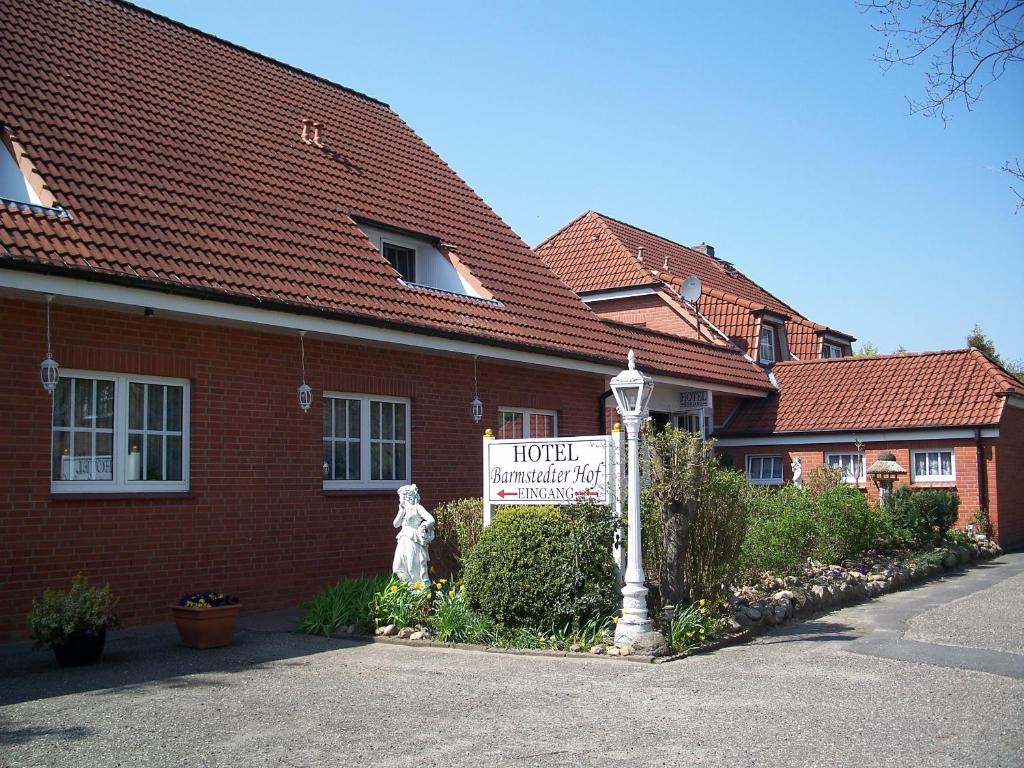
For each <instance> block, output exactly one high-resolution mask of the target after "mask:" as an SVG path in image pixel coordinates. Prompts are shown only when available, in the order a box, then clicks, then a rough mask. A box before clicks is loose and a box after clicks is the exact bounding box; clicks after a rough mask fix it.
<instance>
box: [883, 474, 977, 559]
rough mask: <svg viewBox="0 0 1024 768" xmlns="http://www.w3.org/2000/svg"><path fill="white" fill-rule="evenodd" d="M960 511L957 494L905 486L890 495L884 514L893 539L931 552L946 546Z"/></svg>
mask: <svg viewBox="0 0 1024 768" xmlns="http://www.w3.org/2000/svg"><path fill="white" fill-rule="evenodd" d="M959 508H960V497H959V496H958V495H957V493H956V491H947V490H944V489H941V488H910V487H908V486H905V485H902V486H900V487H899V488H896V489H895V490H894V491H893V492H892V493H890V494H889V499H888V501H887V502H886V503H885V505H884V510H883V513H884V515H885V517H886V522H887V526H888V532H889V535H890V536H891V538H892V539H893V540H894V541H895V542H896V543H898V544H902V545H904V546H907V547H911V548H927V547H934V546H937V545H938V544H941V543H942V540H943V538H944V537H945V535H946V532H947V531H948V530H949V529H950V528H951V527H952V526H953V524H954V523H955V522H956V519H957V511H958V510H959Z"/></svg>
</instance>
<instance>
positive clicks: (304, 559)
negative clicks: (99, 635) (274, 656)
mask: <svg viewBox="0 0 1024 768" xmlns="http://www.w3.org/2000/svg"><path fill="white" fill-rule="evenodd" d="M0 327H2V328H3V329H4V336H3V345H2V347H0V371H2V373H3V376H2V379H0V424H3V425H4V436H3V439H2V440H0V477H2V478H3V479H2V484H0V573H2V575H3V589H2V590H0V641H2V640H9V639H12V638H16V637H21V636H24V634H25V613H26V612H27V610H28V608H29V607H30V604H31V600H32V598H33V597H35V596H37V595H39V594H41V593H42V591H43V589H44V588H45V587H47V586H55V585H62V584H65V583H66V582H67V581H68V580H69V579H70V578H71V577H72V576H73V575H74V574H75V573H76V572H78V571H81V572H82V573H83V574H85V575H86V576H88V577H89V578H90V579H93V580H95V581H99V582H104V581H109V582H110V584H111V586H112V588H113V590H114V591H115V593H116V594H117V595H119V596H120V598H121V608H120V613H121V616H122V618H123V620H124V621H126V622H127V623H139V622H149V621H161V620H165V619H167V618H168V615H169V614H168V611H167V605H168V604H169V603H171V602H172V601H173V600H175V599H176V598H177V597H178V596H180V594H182V593H184V592H186V591H189V590H193V589H222V590H226V591H229V592H232V593H237V594H239V595H240V596H241V597H242V599H243V600H244V602H245V603H246V605H247V606H248V607H250V608H253V609H259V608H273V607H279V606H286V605H294V604H297V603H298V602H300V601H302V600H305V599H308V598H309V597H311V596H312V595H313V594H315V593H316V592H317V591H319V590H320V589H321V588H323V587H324V586H326V585H327V584H330V583H333V582H334V581H336V580H337V579H338V578H340V577H342V576H352V575H357V574H363V573H378V572H382V571H386V570H388V568H389V567H390V560H391V556H392V552H393V547H394V531H393V530H392V528H391V520H392V518H393V516H394V510H395V505H396V503H397V502H396V498H395V494H394V492H393V491H387V492H378V493H367V492H351V491H349V492H335V493H333V494H331V493H325V492H324V491H323V490H322V477H323V475H322V462H323V458H322V409H321V405H320V398H319V395H320V394H321V393H322V392H323V391H324V390H325V389H326V390H339V391H345V392H361V393H368V394H386V395H398V396H404V397H410V398H411V400H412V410H411V414H412V433H411V440H412V467H413V469H412V480H413V482H416V483H417V484H418V485H419V486H420V488H421V491H422V494H423V500H424V504H425V505H426V506H427V507H428V509H429V508H431V507H432V506H434V505H436V504H437V503H438V502H439V501H442V500H444V499H449V498H458V497H463V496H471V495H479V493H480V475H481V447H480V437H481V433H482V430H483V429H484V428H485V427H492V428H496V427H497V423H496V422H497V408H498V406H499V405H507V406H526V407H536V408H544V409H552V410H556V411H557V412H558V424H559V431H560V433H561V434H563V435H572V434H591V433H593V432H595V430H598V429H599V425H598V423H597V421H598V408H597V399H598V397H599V395H600V394H601V392H602V391H603V390H604V381H603V379H602V378H601V377H600V376H592V375H582V374H570V373H561V372H552V371H544V370H540V369H531V368H527V367H523V366H515V365H505V364H497V363H491V362H488V361H485V360H481V361H480V362H479V381H480V399H481V400H482V401H483V402H484V407H485V415H484V419H483V421H482V422H481V423H480V424H474V423H473V421H472V419H471V418H470V417H469V401H470V400H471V399H472V397H473V367H472V365H473V364H472V360H471V359H469V358H466V357H464V356H441V355H430V354H426V353H416V352H402V353H399V352H396V351H393V350H388V349H383V348H370V347H364V346H357V345H349V344H342V343H337V342H334V341H326V340H319V339H315V338H307V339H306V371H307V373H306V380H307V382H308V383H309V384H310V385H311V386H312V387H313V389H314V392H315V394H316V395H317V396H316V397H314V405H313V408H312V409H311V410H310V412H309V413H302V411H301V410H300V409H299V407H298V404H297V401H296V387H297V386H298V385H299V383H300V379H301V377H300V371H299V343H298V337H297V335H296V334H294V333H292V334H288V335H285V334H277V333H269V332H256V331H252V330H242V329H229V328H224V327H219V326H214V325H205V324H191V323H184V322H179V321H175V320H169V319H164V318H162V317H159V316H157V317H152V318H146V317H143V316H142V312H141V310H140V311H139V312H138V314H131V315H128V314H117V313H105V312H99V311H94V310H85V309H78V308H72V307H68V306H66V305H61V304H60V303H57V304H55V305H54V307H53V338H54V341H53V354H54V357H55V358H56V359H57V360H58V361H59V362H60V364H61V366H62V367H63V368H65V369H71V368H75V369H86V370H97V371H109V372H116V373H117V372H119V373H135V374H149V375H154V376H173V377H183V378H188V379H190V380H191V382H192V393H191V462H190V472H191V489H190V492H189V493H188V495H187V496H186V497H174V498H154V497H145V496H135V495H132V496H130V497H127V498H125V497H121V498H83V497H81V496H79V497H73V498H67V497H61V496H59V495H51V493H50V480H49V451H50V407H51V399H50V397H49V396H48V395H47V394H46V393H45V391H44V390H43V388H42V386H41V385H40V384H39V381H38V365H39V361H40V359H41V358H42V357H43V354H44V353H45V335H44V329H45V305H43V304H40V303H31V302H20V301H13V300H8V299H0Z"/></svg>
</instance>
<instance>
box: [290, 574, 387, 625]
mask: <svg viewBox="0 0 1024 768" xmlns="http://www.w3.org/2000/svg"><path fill="white" fill-rule="evenodd" d="M390 583H391V575H390V574H383V575H381V576H370V577H366V578H361V579H342V580H341V581H339V582H338V583H337V584H335V585H334V586H332V587H328V588H327V589H325V590H324V591H323V592H321V593H320V594H319V595H317V596H316V597H314V598H313V599H312V600H311V601H309V602H308V603H306V604H304V605H303V606H302V607H303V608H304V609H305V611H306V615H305V617H304V618H303V619H302V622H301V623H300V624H299V632H305V633H306V634H310V635H320V634H322V635H324V636H325V637H330V636H331V635H332V634H334V633H335V632H337V631H338V629H340V628H341V627H349V626H354V627H355V628H356V629H358V630H364V631H365V630H368V629H370V628H371V626H372V623H373V622H372V618H371V615H370V601H371V600H372V599H373V596H374V595H375V594H376V593H377V592H380V591H381V590H382V589H384V588H385V587H386V586H387V585H388V584H390Z"/></svg>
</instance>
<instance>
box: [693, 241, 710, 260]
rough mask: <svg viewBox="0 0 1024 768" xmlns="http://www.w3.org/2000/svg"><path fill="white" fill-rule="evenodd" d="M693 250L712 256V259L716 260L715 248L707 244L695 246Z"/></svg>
mask: <svg viewBox="0 0 1024 768" xmlns="http://www.w3.org/2000/svg"><path fill="white" fill-rule="evenodd" d="M693 250H695V251H699V252H700V253H703V254H704V255H705V256H710V257H711V258H712V259H713V258H715V246H713V245H708V244H707V243H701V244H700V245H695V246H693Z"/></svg>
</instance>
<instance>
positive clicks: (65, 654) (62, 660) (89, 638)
mask: <svg viewBox="0 0 1024 768" xmlns="http://www.w3.org/2000/svg"><path fill="white" fill-rule="evenodd" d="M106 641H107V628H106V627H104V628H103V629H101V630H100V631H99V632H96V631H94V630H91V629H82V630H79V631H77V632H72V633H71V634H70V635H68V636H67V638H66V639H65V640H64V642H63V643H62V644H61V645H55V646H53V652H54V654H56V656H57V663H58V664H60V665H61V666H62V667H84V666H85V665H87V664H95V663H96V662H97V661H99V660H100V657H101V656H102V655H103V644H104V643H106Z"/></svg>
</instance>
